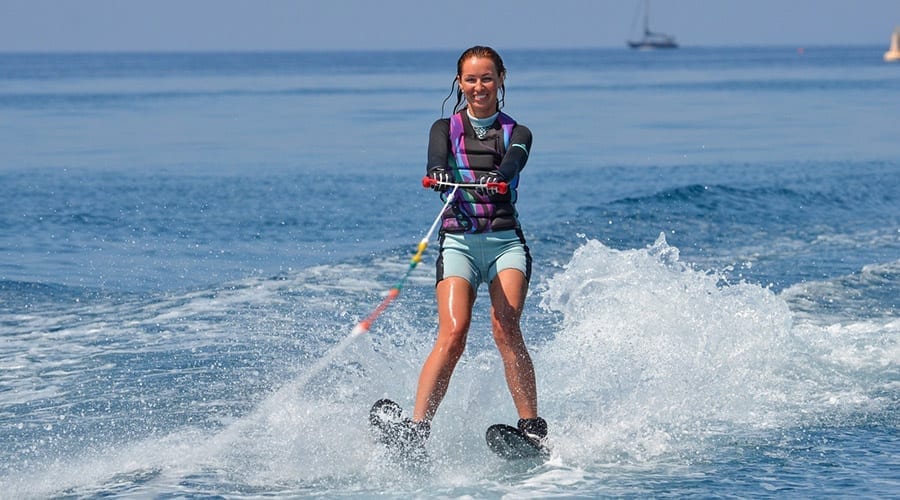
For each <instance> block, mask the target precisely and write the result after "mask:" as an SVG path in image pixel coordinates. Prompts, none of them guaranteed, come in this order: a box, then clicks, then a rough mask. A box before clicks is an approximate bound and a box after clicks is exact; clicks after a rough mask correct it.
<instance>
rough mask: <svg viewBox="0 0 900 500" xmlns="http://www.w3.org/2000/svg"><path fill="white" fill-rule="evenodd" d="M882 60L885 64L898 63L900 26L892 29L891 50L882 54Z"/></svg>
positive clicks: (899, 56)
mask: <svg viewBox="0 0 900 500" xmlns="http://www.w3.org/2000/svg"><path fill="white" fill-rule="evenodd" d="M884 60H885V61H887V62H893V61H900V26H897V27H896V28H894V34H893V35H891V48H890V50H888V51H887V52H885V53H884Z"/></svg>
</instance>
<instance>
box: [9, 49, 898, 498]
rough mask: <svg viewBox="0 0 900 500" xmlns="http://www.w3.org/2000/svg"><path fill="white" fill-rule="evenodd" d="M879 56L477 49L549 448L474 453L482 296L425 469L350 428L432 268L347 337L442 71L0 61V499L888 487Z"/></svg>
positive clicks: (887, 259) (328, 59)
mask: <svg viewBox="0 0 900 500" xmlns="http://www.w3.org/2000/svg"><path fill="white" fill-rule="evenodd" d="M883 51H884V47H820V48H807V49H806V50H805V51H803V52H802V53H798V52H797V51H796V50H795V49H793V48H774V47H770V48H723V49H701V48H685V49H679V50H677V51H670V52H663V53H652V52H651V53H647V52H630V51H627V50H625V49H621V50H619V49H604V50H573V51H559V50H556V51H541V50H527V51H526V50H519V51H504V57H505V60H506V63H507V67H508V69H509V75H508V79H507V87H508V89H507V90H508V91H507V95H506V108H505V110H506V111H507V112H508V113H510V114H511V115H513V116H514V117H516V118H517V119H519V120H520V121H521V122H523V123H525V124H527V125H528V126H529V127H530V128H531V129H532V130H533V132H534V135H535V141H534V147H533V151H532V157H531V159H530V161H529V164H528V166H527V168H526V170H525V172H524V173H523V177H522V185H521V189H520V193H519V199H520V203H519V210H520V215H521V220H522V224H523V227H524V231H525V235H526V237H527V238H528V241H529V246H530V247H531V250H532V253H533V255H534V257H535V268H534V271H535V272H534V279H533V282H532V287H531V291H530V296H529V302H528V304H527V307H526V311H525V317H524V320H523V326H524V330H525V334H526V338H527V340H528V342H529V344H530V346H531V349H532V355H533V358H534V360H535V367H536V370H537V376H538V385H539V393H540V404H541V412H542V414H543V415H544V416H545V418H546V419H547V420H548V421H549V423H550V427H551V444H552V446H553V457H552V459H551V460H550V461H549V462H548V463H546V464H543V465H539V466H535V465H533V464H509V463H505V462H501V461H500V460H498V459H496V458H494V457H493V456H491V455H490V453H489V451H488V450H487V448H486V446H484V443H483V431H484V430H485V429H486V428H487V427H488V425H490V424H493V423H497V422H513V421H514V420H515V418H516V416H515V412H514V409H513V407H512V404H511V401H510V398H509V396H508V395H507V393H506V388H505V384H504V382H503V379H502V375H501V371H500V361H499V358H498V356H497V355H496V353H495V350H494V349H493V346H492V345H491V340H490V335H489V324H488V321H487V319H486V313H487V304H486V303H485V298H484V293H482V298H481V300H480V301H479V302H478V303H477V304H476V318H475V320H474V322H473V327H472V331H471V334H470V340H469V348H468V350H467V352H466V355H465V356H464V358H463V360H462V361H461V363H460V365H459V367H458V369H457V372H456V374H455V375H454V380H453V384H452V385H451V389H450V391H449V393H448V396H447V399H446V400H445V403H444V404H443V406H442V407H441V410H440V412H439V414H438V416H437V418H436V419H435V421H434V434H433V436H432V439H431V440H430V442H429V453H430V455H431V458H432V464H431V467H429V468H426V469H425V470H419V469H417V470H408V469H405V468H403V467H398V466H396V465H395V464H392V463H389V462H386V461H385V460H383V457H380V456H379V453H378V450H377V448H376V447H375V446H374V445H373V444H372V443H371V442H370V440H369V438H368V437H367V430H366V414H367V411H368V407H369V406H370V405H371V403H372V402H373V401H375V400H376V399H378V398H381V397H385V396H387V397H391V398H394V399H396V400H398V401H400V402H401V403H402V404H404V405H406V406H407V407H408V406H410V405H411V402H412V397H413V391H414V390H415V383H416V379H417V376H418V369H419V367H420V364H421V362H422V360H423V359H424V356H425V354H426V353H427V351H428V350H429V349H430V347H431V342H432V339H433V336H434V334H435V328H436V324H435V312H434V311H435V305H434V297H433V263H434V258H435V253H436V252H435V249H434V248H430V249H429V250H428V251H427V252H426V253H425V258H424V261H423V263H422V264H421V265H420V266H419V267H418V268H417V269H415V270H414V272H413V273H412V274H411V276H410V279H409V281H408V282H407V283H406V284H405V286H404V288H403V292H402V293H401V295H400V297H399V298H398V299H397V301H396V302H395V303H394V304H393V305H392V306H391V308H389V309H388V310H387V311H386V312H385V313H384V314H383V315H382V316H381V317H380V318H379V319H378V320H377V321H376V322H375V323H374V324H373V326H372V329H371V331H370V332H369V333H367V334H365V335H364V336H362V337H361V338H359V339H356V340H355V341H353V342H350V343H349V344H346V343H344V344H342V341H345V340H346V339H347V338H348V335H349V334H350V332H351V330H352V329H353V327H354V326H355V325H356V324H357V322H358V321H360V320H361V319H362V318H364V317H365V316H366V315H368V314H369V313H370V312H371V311H372V310H373V309H374V308H375V306H377V305H378V303H379V302H380V301H381V300H382V297H383V296H384V294H385V293H386V291H387V290H388V289H389V288H390V287H391V286H392V285H394V283H396V281H397V280H398V279H399V278H400V277H401V276H402V275H403V274H404V272H405V271H406V270H407V268H408V265H409V264H408V263H409V258H410V257H411V256H412V255H413V253H414V252H415V250H416V245H417V244H418V242H419V240H420V239H421V238H422V237H423V236H424V235H425V233H426V231H427V229H428V227H429V225H430V224H431V221H432V220H433V219H434V217H435V216H436V215H437V211H438V210H439V209H440V202H439V201H438V200H437V199H436V196H435V194H434V193H433V192H431V191H429V190H425V189H422V187H421V184H420V179H421V176H422V174H423V171H424V161H425V147H426V140H427V131H428V127H429V126H430V124H431V122H432V121H433V120H434V119H435V118H437V117H439V116H440V115H441V101H442V100H443V98H444V97H445V96H446V94H447V92H448V91H449V90H450V82H451V79H452V76H453V72H454V68H455V62H456V57H457V54H456V53H455V52H341V53H239V54H233V53H223V54H2V55H0V151H2V152H3V153H2V155H0V339H2V342H0V497H3V498H46V497H66V498H91V497H105V496H123V497H156V498H167V497H228V498H258V497H271V496H312V497H336V496H344V497H369V496H376V495H379V496H381V495H384V496H388V497H393V496H396V497H417V496H422V497H430V496H438V497H465V496H469V497H501V496H511V497H548V496H575V497H596V496H623V497H666V496H677V497H766V496H795V497H821V496H840V497H892V496H897V495H900V479H898V474H897V471H898V470H900V437H898V424H900V396H898V394H900V346H898V334H900V312H898V297H900V194H898V193H900V141H898V139H897V132H896V128H897V116H900V99H898V98H897V96H898V95H900V66H897V65H889V64H885V63H883V62H882V61H881V53H882V52H883ZM445 114H446V112H445ZM432 246H436V243H434V242H433V241H432ZM482 292H483V291H482ZM322 359H327V360H329V362H328V363H327V364H325V368H324V369H321V370H319V369H318V368H317V367H318V366H321V363H320V361H321V360H322Z"/></svg>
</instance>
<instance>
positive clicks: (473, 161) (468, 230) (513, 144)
mask: <svg viewBox="0 0 900 500" xmlns="http://www.w3.org/2000/svg"><path fill="white" fill-rule="evenodd" d="M505 78H506V68H505V67H504V66H503V60H502V59H501V58H500V55H499V54H497V52H496V51H494V50H493V49H491V48H490V47H481V46H476V47H472V48H470V49H468V50H466V51H465V52H463V54H462V56H460V58H459V61H458V62H457V74H456V79H455V81H454V86H456V87H457V91H456V92H457V104H456V106H455V107H454V114H453V116H452V117H450V118H442V119H439V120H437V121H436V122H435V123H434V125H432V127H431V134H430V139H429V143H428V165H427V174H428V177H430V178H431V179H432V180H433V183H432V184H433V186H434V189H436V190H439V191H442V192H443V194H442V197H445V196H450V195H452V196H454V199H453V201H452V202H451V203H450V205H449V206H448V209H447V210H446V212H445V213H444V215H443V219H442V224H441V238H440V247H441V248H440V256H439V258H438V261H437V286H436V292H437V304H438V335H437V340H436V341H435V344H434V348H433V350H432V351H431V353H430V354H429V356H428V358H427V359H426V360H425V363H424V366H423V367H422V372H421V375H420V376H419V386H418V389H417V391H416V404H415V409H414V412H413V417H412V422H411V423H412V425H413V429H414V430H415V431H416V435H417V436H418V437H419V439H420V441H421V442H422V443H423V444H424V440H425V439H427V437H428V434H429V432H430V422H431V420H432V418H433V417H434V415H435V412H436V411H437V409H438V405H440V403H441V400H442V399H443V397H444V394H446V391H447V387H448V385H449V383H450V377H451V375H452V374H453V369H454V368H455V366H456V363H457V362H458V361H459V359H460V357H461V356H462V353H463V350H464V349H465V345H466V337H467V335H468V331H469V325H470V323H471V319H472V306H473V304H474V302H475V296H476V292H477V290H478V287H479V285H480V284H481V283H482V282H484V283H487V285H488V291H489V293H490V297H491V328H492V330H493V336H494V341H495V343H496V345H497V348H498V349H499V351H500V355H501V358H502V359H503V367H504V371H505V376H506V382H507V385H508V386H509V391H510V393H511V394H512V398H513V402H514V404H515V407H516V410H517V412H518V414H519V422H518V427H519V429H520V430H521V431H522V432H523V433H525V434H526V435H527V436H528V437H529V438H531V439H532V440H534V441H535V442H536V443H539V442H540V441H541V440H542V439H543V438H544V437H545V436H546V435H547V423H546V422H545V421H544V419H542V418H540V417H539V416H538V409H537V389H536V386H535V377H534V367H533V365H532V363H531V357H530V356H529V355H528V349H527V348H526V347H525V342H524V340H523V338H522V331H521V329H520V326H519V320H520V317H521V315H522V309H523V307H524V304H525V296H526V294H527V291H528V281H529V278H530V275H531V256H530V255H529V251H528V247H527V246H526V245H525V238H524V237H523V235H522V231H521V228H520V227H519V221H518V218H517V213H516V209H515V202H516V186H517V185H518V183H519V172H520V171H521V170H522V168H524V167H525V162H526V160H527V159H528V153H529V151H530V150H531V131H530V130H528V128H527V127H525V126H524V125H520V124H517V123H516V122H515V121H514V120H513V119H512V118H510V117H509V116H507V115H506V114H504V113H502V112H500V109H501V108H502V107H503V99H504V96H505V93H506V89H505V87H504V80H505ZM451 93H452V91H451ZM497 183H507V185H508V190H507V191H506V192H504V193H501V192H499V189H497V187H498V184H497ZM455 184H469V185H471V184H478V185H479V186H478V187H476V188H474V189H473V188H471V187H469V188H463V187H459V188H458V189H456V191H455V192H454V191H452V188H453V186H454V185H455Z"/></svg>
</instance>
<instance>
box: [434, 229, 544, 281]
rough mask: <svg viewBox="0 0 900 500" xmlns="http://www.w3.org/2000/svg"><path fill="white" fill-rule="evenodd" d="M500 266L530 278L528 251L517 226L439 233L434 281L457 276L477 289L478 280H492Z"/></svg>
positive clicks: (500, 268)
mask: <svg viewBox="0 0 900 500" xmlns="http://www.w3.org/2000/svg"><path fill="white" fill-rule="evenodd" d="M504 269H518V270H520V271H522V274H524V275H525V279H526V280H530V279H531V253H530V252H529V251H528V245H526V244H525V237H524V236H523V235H522V231H521V230H519V229H509V230H506V231H497V232H493V233H478V234H461V233H444V234H442V235H441V254H440V256H438V261H437V282H440V281H441V280H442V279H444V278H448V277H450V276H458V277H460V278H464V279H465V280H466V281H468V282H469V284H470V285H472V288H473V289H476V290H477V289H478V286H479V285H480V284H481V283H488V284H490V283H491V282H492V281H494V278H496V277H497V273H499V272H500V271H502V270H504Z"/></svg>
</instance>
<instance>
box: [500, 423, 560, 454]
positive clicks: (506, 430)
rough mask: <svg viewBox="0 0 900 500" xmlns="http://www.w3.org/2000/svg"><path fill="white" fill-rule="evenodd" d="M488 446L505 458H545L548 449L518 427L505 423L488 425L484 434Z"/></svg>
mask: <svg viewBox="0 0 900 500" xmlns="http://www.w3.org/2000/svg"><path fill="white" fill-rule="evenodd" d="M484 438H485V440H486V441H487V445H488V448H490V449H491V451H493V452H494V453H496V454H497V456H499V457H501V458H505V459H506V460H523V459H531V460H541V461H543V460H547V459H548V458H550V449H548V448H547V447H546V446H544V445H543V444H541V443H536V442H534V441H532V440H531V439H529V438H528V436H526V435H525V434H523V433H522V431H520V430H519V429H517V428H515V427H513V426H511V425H506V424H495V425H492V426H490V427H488V430H487V432H486V433H485V435H484Z"/></svg>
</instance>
